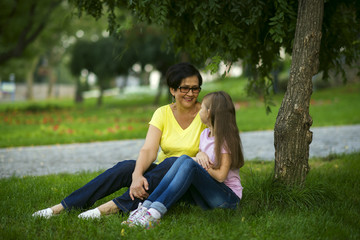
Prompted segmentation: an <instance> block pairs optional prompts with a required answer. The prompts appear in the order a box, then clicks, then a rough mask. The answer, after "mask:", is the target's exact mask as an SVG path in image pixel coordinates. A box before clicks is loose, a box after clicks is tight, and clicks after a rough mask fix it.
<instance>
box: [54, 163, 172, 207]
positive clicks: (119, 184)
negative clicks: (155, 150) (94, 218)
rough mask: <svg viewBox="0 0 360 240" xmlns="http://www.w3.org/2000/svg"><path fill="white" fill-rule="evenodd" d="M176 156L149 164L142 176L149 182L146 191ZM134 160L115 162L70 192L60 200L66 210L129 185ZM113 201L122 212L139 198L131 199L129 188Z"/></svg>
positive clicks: (135, 204)
mask: <svg viewBox="0 0 360 240" xmlns="http://www.w3.org/2000/svg"><path fill="white" fill-rule="evenodd" d="M176 159H177V157H171V158H167V159H165V160H164V161H163V162H161V163H160V164H158V165H157V164H154V163H153V164H151V165H150V167H149V169H148V170H147V171H146V172H145V174H144V177H145V178H146V179H147V181H148V183H149V190H148V193H149V194H150V193H152V191H154V189H155V188H156V186H157V185H158V184H159V183H160V181H161V179H162V178H163V177H164V175H165V174H166V173H167V171H168V170H169V169H170V168H171V166H172V165H173V163H174V162H175V160H176ZM135 164H136V161H135V160H126V161H122V162H119V163H117V164H116V165H115V166H114V167H112V168H109V169H108V170H106V171H105V172H103V173H102V174H100V175H99V176H97V177H96V178H94V179H93V180H91V181H90V182H89V183H87V184H86V185H84V186H83V187H81V188H79V189H78V190H76V191H74V192H73V193H71V194H70V195H69V196H68V197H66V198H65V199H64V200H62V201H61V204H62V205H63V207H64V208H65V209H66V210H71V209H73V208H80V209H84V208H89V207H91V206H92V205H93V204H94V203H95V202H96V201H97V200H99V199H101V198H103V197H106V196H108V195H110V194H112V193H114V192H116V191H117V190H119V189H121V188H123V187H130V185H131V182H132V173H133V171H134V169H135ZM113 201H114V203H115V204H116V205H117V206H118V207H119V208H120V210H121V211H123V212H129V211H132V210H134V209H136V208H137V207H138V204H139V202H141V200H140V199H138V198H135V200H134V201H133V200H131V198H130V196H129V190H127V191H126V192H125V193H124V194H123V195H121V196H120V197H117V198H115V199H113Z"/></svg>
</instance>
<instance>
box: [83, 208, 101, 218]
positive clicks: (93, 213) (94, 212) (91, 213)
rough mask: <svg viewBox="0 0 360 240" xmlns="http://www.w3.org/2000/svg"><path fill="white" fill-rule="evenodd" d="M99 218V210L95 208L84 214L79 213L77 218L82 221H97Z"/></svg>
mask: <svg viewBox="0 0 360 240" xmlns="http://www.w3.org/2000/svg"><path fill="white" fill-rule="evenodd" d="M100 216H101V213H100V211H99V209H97V208H95V209H91V210H88V211H86V212H83V213H80V214H79V216H78V218H82V219H99V218H100Z"/></svg>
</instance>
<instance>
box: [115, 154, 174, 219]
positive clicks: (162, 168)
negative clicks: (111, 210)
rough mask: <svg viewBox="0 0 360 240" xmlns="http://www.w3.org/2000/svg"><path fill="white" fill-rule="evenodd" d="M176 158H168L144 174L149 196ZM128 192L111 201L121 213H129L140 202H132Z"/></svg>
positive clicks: (136, 200) (137, 200) (136, 199)
mask: <svg viewBox="0 0 360 240" xmlns="http://www.w3.org/2000/svg"><path fill="white" fill-rule="evenodd" d="M176 159H177V157H170V158H167V159H165V160H164V161H163V162H161V163H160V164H159V165H157V166H156V167H154V168H152V169H151V170H150V171H147V172H146V173H145V174H144V177H145V178H146V179H147V181H148V183H149V190H148V193H149V194H151V193H152V192H153V191H154V190H155V188H156V189H157V187H158V185H159V183H160V182H161V180H162V179H163V177H164V176H165V175H166V174H167V172H168V171H169V169H170V168H171V166H173V164H174V162H175V161H176ZM176 162H177V161H176ZM129 191H130V190H127V191H126V192H125V193H124V194H123V195H121V196H120V197H117V198H115V199H113V202H114V203H115V204H116V206H117V208H119V209H120V210H121V211H122V212H125V213H126V212H129V211H133V210H135V209H136V208H137V207H138V205H139V203H140V202H141V200H140V199H138V198H135V200H132V199H131V198H130V195H129Z"/></svg>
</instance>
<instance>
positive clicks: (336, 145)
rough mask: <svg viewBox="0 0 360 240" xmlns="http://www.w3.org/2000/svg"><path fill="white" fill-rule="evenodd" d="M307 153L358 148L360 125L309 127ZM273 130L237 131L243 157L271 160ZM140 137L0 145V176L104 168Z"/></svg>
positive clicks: (133, 148) (132, 154)
mask: <svg viewBox="0 0 360 240" xmlns="http://www.w3.org/2000/svg"><path fill="white" fill-rule="evenodd" d="M311 130H312V131H313V133H314V134H313V142H312V143H311V145H310V157H313V156H327V155H329V154H332V153H351V152H354V151H360V125H352V126H338V127H321V128H312V129H311ZM273 136H274V134H273V131H259V132H244V133H241V139H242V141H243V148H244V155H245V159H246V160H253V159H259V160H269V161H273V160H274V152H275V150H274V138H273ZM143 143H144V139H139V140H125V141H108V142H95V143H78V144H64V145H52V146H38V147H16V148H3V149H0V178H4V177H10V176H12V175H15V176H25V175H32V176H39V175H46V174H52V173H62V172H68V173H76V172H79V171H95V170H100V169H107V168H109V167H111V166H113V165H114V164H115V163H117V162H118V161H121V160H125V159H136V158H137V156H138V152H139V150H140V148H141V146H142V145H143Z"/></svg>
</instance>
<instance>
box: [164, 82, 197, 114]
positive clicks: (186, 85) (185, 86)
mask: <svg viewBox="0 0 360 240" xmlns="http://www.w3.org/2000/svg"><path fill="white" fill-rule="evenodd" d="M170 92H171V94H172V95H173V96H175V101H176V103H177V104H180V105H181V106H182V107H184V108H190V107H193V106H194V105H195V104H196V102H197V98H198V96H199V93H200V86H199V79H198V78H197V76H191V77H187V78H184V79H183V80H182V81H181V84H180V86H179V88H178V89H173V88H170Z"/></svg>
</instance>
